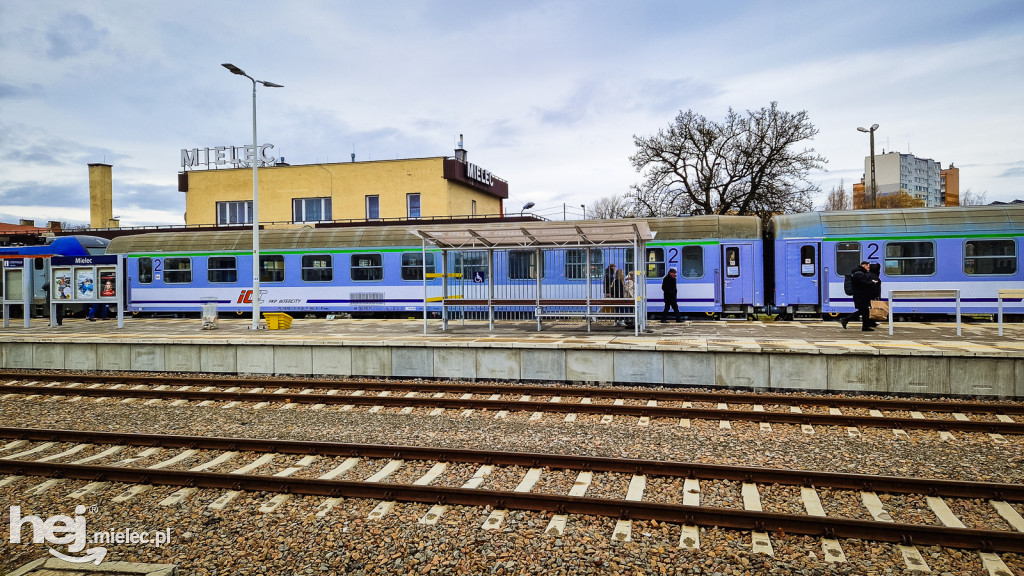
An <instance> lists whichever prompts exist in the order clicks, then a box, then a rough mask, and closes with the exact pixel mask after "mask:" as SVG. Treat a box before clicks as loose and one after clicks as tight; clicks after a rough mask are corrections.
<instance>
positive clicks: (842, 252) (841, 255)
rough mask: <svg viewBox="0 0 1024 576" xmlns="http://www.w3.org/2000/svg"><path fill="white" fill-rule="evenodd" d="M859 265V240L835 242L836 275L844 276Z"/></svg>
mask: <svg viewBox="0 0 1024 576" xmlns="http://www.w3.org/2000/svg"><path fill="white" fill-rule="evenodd" d="M859 265H860V242H837V243H836V269H835V272H836V276H845V275H847V274H849V273H850V271H851V270H853V269H854V268H856V267H857V266H859Z"/></svg>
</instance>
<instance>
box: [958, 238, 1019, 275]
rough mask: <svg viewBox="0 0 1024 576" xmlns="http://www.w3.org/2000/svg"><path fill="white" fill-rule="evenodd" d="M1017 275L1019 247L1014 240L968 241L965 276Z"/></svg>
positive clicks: (965, 256) (965, 254)
mask: <svg viewBox="0 0 1024 576" xmlns="http://www.w3.org/2000/svg"><path fill="white" fill-rule="evenodd" d="M1016 273H1017V245H1016V243H1014V241H1013V240H968V241H967V243H966V244H964V274H968V275H975V274H992V275H996V274H998V275H1007V276H1008V275H1011V274H1016Z"/></svg>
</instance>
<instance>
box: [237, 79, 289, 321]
mask: <svg viewBox="0 0 1024 576" xmlns="http://www.w3.org/2000/svg"><path fill="white" fill-rule="evenodd" d="M221 66H223V67H225V68H227V69H228V70H229V71H231V73H232V74H238V75H239V76H245V77H246V78H248V79H249V80H250V81H252V326H251V329H252V330H259V329H260V217H259V214H260V210H259V176H258V174H257V172H256V168H257V166H258V165H259V157H258V156H257V154H259V144H258V143H257V141H256V85H257V84H262V85H264V86H266V87H267V88H284V86H282V85H280V84H274V83H273V82H267V81H265V80H257V79H255V78H253V77H252V76H249V75H248V74H246V73H245V70H242V69H241V68H239V67H238V66H235V65H234V64H221Z"/></svg>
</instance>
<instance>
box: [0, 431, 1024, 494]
mask: <svg viewBox="0 0 1024 576" xmlns="http://www.w3.org/2000/svg"><path fill="white" fill-rule="evenodd" d="M0 438H7V439H18V440H31V441H42V442H75V443H98V444H117V445H127V446H142V447H162V448H188V449H193V450H196V449H200V450H230V451H244V452H274V453H280V454H296V455H319V456H342V457H359V458H391V459H399V460H420V461H435V462H460V463H472V464H496V465H502V466H524V467H530V468H538V467H540V468H555V469H565V470H585V471H592V472H617V473H623V474H643V475H648V476H663V477H676V478H695V479H699V480H731V481H736V482H753V483H757V484H780V485H789V486H815V487H822V488H825V487H828V488H836V489H845V490H865V491H874V492H887V493H898V494H927V495H929V496H938V497H949V498H979V499H982V498H983V499H995V500H1010V501H1016V502H1024V484H1019V483H1018V484H1014V483H999V482H976V481H959V480H944V479H933V478H914V477H908V478H905V477H899V476H876V475H871V474H849V473H837V472H819V471H813V470H792V469H780V468H761V467H753V466H727V465H721V464H701V463H692V462H678V461H671V460H644V459H633V458H608V457H602V456H577V455H566V454H544V453H533V452H495V451H490V450H467V449H457V448H434V447H420V446H400V445H387V444H349V443H341V442H318V441H302V440H270V439H257V438H229V437H217V436H185V435H165V434H133V433H127V432H98V431H83V430H57V429H45V428H0ZM3 461H4V457H3V456H0V462H3Z"/></svg>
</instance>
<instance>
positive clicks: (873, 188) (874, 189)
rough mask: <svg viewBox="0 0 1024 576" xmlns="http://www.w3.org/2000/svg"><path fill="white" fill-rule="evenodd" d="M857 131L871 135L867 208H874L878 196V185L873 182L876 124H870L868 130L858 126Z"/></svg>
mask: <svg viewBox="0 0 1024 576" xmlns="http://www.w3.org/2000/svg"><path fill="white" fill-rule="evenodd" d="M857 130H860V131H861V132H867V133H868V134H870V135H871V202H870V206H869V207H870V208H874V207H875V200H876V198H877V196H878V184H877V181H876V180H875V130H878V124H872V125H871V128H870V129H868V128H861V127H860V126H858V127H857ZM866 203H867V202H866Z"/></svg>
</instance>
